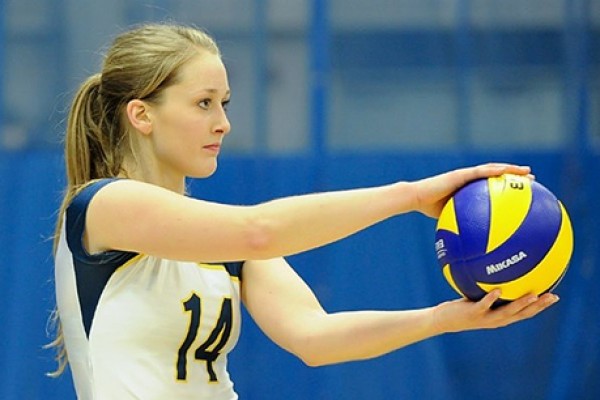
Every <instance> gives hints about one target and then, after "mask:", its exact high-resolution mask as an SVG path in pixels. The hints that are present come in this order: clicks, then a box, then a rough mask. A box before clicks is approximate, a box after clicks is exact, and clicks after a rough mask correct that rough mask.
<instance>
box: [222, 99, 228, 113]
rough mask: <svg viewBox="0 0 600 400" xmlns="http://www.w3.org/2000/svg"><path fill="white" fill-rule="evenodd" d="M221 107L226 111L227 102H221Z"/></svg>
mask: <svg viewBox="0 0 600 400" xmlns="http://www.w3.org/2000/svg"><path fill="white" fill-rule="evenodd" d="M221 106H222V107H223V110H225V111H227V109H228V108H229V100H223V102H221Z"/></svg>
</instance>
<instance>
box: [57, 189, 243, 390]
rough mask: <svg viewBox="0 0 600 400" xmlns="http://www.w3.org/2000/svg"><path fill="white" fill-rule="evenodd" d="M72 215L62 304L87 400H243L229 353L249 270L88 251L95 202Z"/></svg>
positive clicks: (83, 201) (61, 257)
mask: <svg viewBox="0 0 600 400" xmlns="http://www.w3.org/2000/svg"><path fill="white" fill-rule="evenodd" d="M110 182H111V180H101V181H98V182H95V183H93V184H91V185H89V186H88V187H86V188H85V189H84V190H83V191H82V192H81V193H79V194H78V195H77V196H76V198H75V199H74V200H73V202H72V203H71V205H70V206H69V208H68V209H67V211H66V213H65V216H64V217H63V218H64V223H63V231H62V233H61V237H60V242H59V245H58V248H57V252H56V272H55V274H56V297H57V306H58V311H59V315H60V319H61V324H62V329H63V334H64V340H65V345H66V349H67V354H68V358H69V364H70V368H71V371H72V374H73V380H74V383H75V389H76V391H77V396H78V398H79V399H81V400H115V399H119V400H126V399H144V400H147V399H215V400H218V399H228V400H229V399H237V395H236V394H235V392H234V390H233V383H232V382H231V379H230V377H229V374H228V372H227V353H228V352H229V351H230V350H231V349H232V348H233V347H234V346H235V344H236V342H237V339H238V337H239V332H240V321H241V318H240V278H241V267H242V263H241V262H238V263H223V264H202V263H193V262H180V261H172V260H165V259H159V258H156V257H151V256H147V255H143V254H135V253H128V252H120V251H110V252H105V253H102V254H94V255H90V254H88V253H87V252H86V250H85V249H84V247H83V245H82V235H83V232H84V222H85V215H86V211H87V206H88V204H89V201H90V200H91V198H92V197H93V196H94V194H95V193H96V192H97V191H98V190H99V189H100V188H101V187H103V186H104V185H106V184H108V183H110Z"/></svg>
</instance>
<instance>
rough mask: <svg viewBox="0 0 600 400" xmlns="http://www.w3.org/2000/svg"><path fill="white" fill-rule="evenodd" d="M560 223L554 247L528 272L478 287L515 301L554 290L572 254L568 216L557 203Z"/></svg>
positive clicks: (479, 283)
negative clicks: (511, 278)
mask: <svg viewBox="0 0 600 400" xmlns="http://www.w3.org/2000/svg"><path fill="white" fill-rule="evenodd" d="M559 207H560V211H561V217H562V223H561V225H560V230H559V232H558V235H557V237H556V241H555V242H554V245H553V246H552V248H551V249H550V251H549V252H548V253H547V254H546V256H545V257H544V258H543V259H542V260H541V261H540V263H539V264H537V266H536V267H535V268H534V269H532V270H531V271H530V272H528V273H526V274H524V275H522V276H520V277H518V278H516V279H514V280H511V281H509V282H503V283H498V284H492V285H490V284H486V283H481V282H478V283H477V284H478V285H479V287H480V288H481V289H482V290H484V291H485V292H489V291H491V290H493V289H494V288H496V287H499V288H500V289H501V290H502V298H503V299H506V300H515V299H518V298H519V297H521V296H523V295H525V294H527V293H532V292H533V293H535V294H538V295H539V294H542V293H545V292H547V291H549V290H551V289H552V288H554V287H555V286H556V285H558V283H559V282H560V280H561V278H562V277H563V276H564V274H565V272H566V269H567V265H568V263H569V260H570V259H571V254H572V252H573V228H572V226H571V221H570V220H569V216H568V215H567V212H566V210H565V208H564V206H563V205H562V204H560V203H559Z"/></svg>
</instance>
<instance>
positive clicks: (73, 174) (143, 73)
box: [47, 24, 220, 377]
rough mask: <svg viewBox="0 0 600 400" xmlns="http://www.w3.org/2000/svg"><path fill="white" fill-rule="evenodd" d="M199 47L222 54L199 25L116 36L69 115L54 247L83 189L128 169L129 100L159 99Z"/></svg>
mask: <svg viewBox="0 0 600 400" xmlns="http://www.w3.org/2000/svg"><path fill="white" fill-rule="evenodd" d="M199 51H208V52H210V53H212V54H216V55H220V52H219V49H218V47H217V45H216V43H215V41H214V40H213V39H212V38H211V37H210V36H209V35H207V34H206V33H205V32H203V31H201V30H199V29H196V28H193V27H188V26H181V25H172V24H147V25H141V26H139V27H137V28H134V29H132V30H129V31H127V32H124V33H122V34H121V35H119V36H117V37H116V39H115V40H114V42H113V43H112V46H111V47H110V48H109V50H108V52H107V53H106V56H105V58H104V63H103V66H102V71H101V72H100V73H97V74H94V75H92V76H90V77H89V78H87V79H86V80H85V81H84V82H83V83H82V84H81V86H80V87H79V89H78V90H77V92H76V93H75V96H74V98H73V102H72V104H71V108H70V111H69V116H68V120H67V128H66V134H65V139H64V142H65V153H64V157H65V163H66V172H67V187H66V189H65V194H64V198H63V201H62V205H61V207H60V212H59V215H58V221H57V223H56V231H55V235H54V252H56V248H57V246H58V242H59V237H60V233H61V229H62V225H63V216H64V213H65V211H66V209H67V207H68V206H69V204H70V203H71V201H72V200H73V197H74V196H75V195H76V194H77V193H78V191H79V190H81V189H82V188H83V187H85V186H86V185H87V184H89V183H90V182H92V181H94V180H96V179H101V178H112V177H116V176H119V175H122V174H124V173H125V171H123V160H124V158H125V157H126V156H128V155H131V156H134V157H135V152H136V151H135V147H136V146H135V140H134V137H133V135H131V134H130V127H129V124H128V122H127V118H126V115H125V108H126V106H127V103H128V102H129V101H131V100H133V99H143V100H146V101H153V102H157V103H158V102H160V100H161V94H162V92H163V91H164V89H166V88H167V87H169V86H171V85H173V84H174V83H176V82H177V79H178V71H179V70H180V68H181V67H182V66H183V65H184V64H185V63H186V62H188V61H189V60H190V59H192V58H193V57H194V56H196V55H197V54H198V52H199ZM51 322H52V323H53V325H54V326H55V331H56V334H55V338H54V340H53V341H52V342H51V343H50V344H48V345H47V347H53V348H56V350H57V353H56V360H57V362H58V367H57V369H56V370H55V371H54V372H51V373H49V374H48V375H49V376H53V377H54V376H58V375H60V374H61V373H62V372H63V371H64V369H65V367H66V365H67V363H68V358H67V353H66V349H65V346H64V341H63V335H62V328H61V325H60V316H59V314H58V311H57V310H55V311H54V312H53V313H52V316H51Z"/></svg>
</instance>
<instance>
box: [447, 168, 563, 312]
mask: <svg viewBox="0 0 600 400" xmlns="http://www.w3.org/2000/svg"><path fill="white" fill-rule="evenodd" d="M435 250H436V253H437V258H438V261H439V264H440V266H441V268H442V272H443V274H444V277H445V278H446V280H447V281H448V283H449V284H450V286H452V288H454V290H456V292H458V293H459V294H460V295H462V296H464V297H466V298H468V299H471V300H474V301H476V300H479V299H481V298H482V297H483V296H485V295H486V294H487V293H489V292H490V291H492V290H493V289H495V288H500V289H501V291H502V296H501V298H500V300H499V301H498V302H497V303H496V305H499V304H503V303H507V302H510V301H512V300H515V299H517V298H519V297H521V296H523V295H525V294H528V293H535V294H537V295H540V294H542V293H545V292H549V291H552V290H553V289H554V288H555V287H556V286H557V285H558V284H559V282H560V281H561V279H562V277H563V276H564V274H565V272H566V271H567V268H568V265H569V261H570V259H571V255H572V253H573V229H572V226H571V221H570V219H569V216H568V214H567V211H566V209H565V207H564V206H563V204H562V203H561V202H560V201H559V200H558V199H557V198H556V196H555V195H554V194H553V193H552V192H551V191H549V190H548V189H547V188H546V187H544V186H543V185H542V184H540V183H538V182H536V181H534V180H531V179H530V178H528V177H526V176H518V175H510V174H505V175H502V176H498V177H491V178H487V179H480V180H477V181H473V182H471V183H469V184H467V185H466V186H464V187H463V188H461V189H460V190H459V191H457V192H456V193H455V194H454V195H453V196H452V197H451V198H450V199H449V200H448V202H447V203H446V205H445V206H444V208H443V210H442V213H441V215H440V218H439V220H438V223H437V227H436V234H435Z"/></svg>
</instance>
